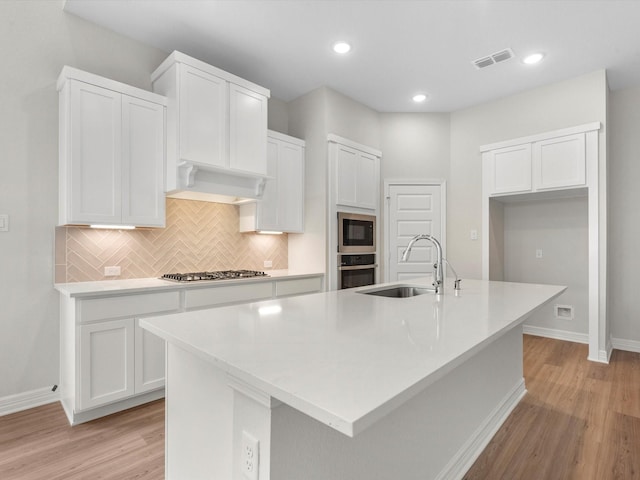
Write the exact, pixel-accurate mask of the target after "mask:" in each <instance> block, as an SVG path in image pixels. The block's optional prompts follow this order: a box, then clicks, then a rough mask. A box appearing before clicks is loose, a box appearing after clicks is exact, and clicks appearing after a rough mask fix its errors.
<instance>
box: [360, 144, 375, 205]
mask: <svg viewBox="0 0 640 480" xmlns="http://www.w3.org/2000/svg"><path fill="white" fill-rule="evenodd" d="M377 199H378V157H376V156H374V155H369V154H367V153H363V152H360V153H359V155H358V176H357V181H356V203H357V204H358V206H359V207H361V208H369V209H375V208H376V205H377V204H378V202H377Z"/></svg>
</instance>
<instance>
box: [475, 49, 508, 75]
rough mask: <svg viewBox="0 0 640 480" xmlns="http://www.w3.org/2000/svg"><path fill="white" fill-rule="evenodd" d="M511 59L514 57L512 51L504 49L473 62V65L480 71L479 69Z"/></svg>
mask: <svg viewBox="0 0 640 480" xmlns="http://www.w3.org/2000/svg"><path fill="white" fill-rule="evenodd" d="M513 57H515V55H514V54H513V51H512V50H511V49H510V48H505V49H504V50H501V51H499V52H496V53H492V54H491V55H489V56H488V57H482V58H478V59H476V60H474V61H473V64H474V65H475V67H476V68H477V69H478V70H480V69H481V68H485V67H488V66H489V65H493V64H494V63H500V62H504V61H505V60H509V59H511V58H513Z"/></svg>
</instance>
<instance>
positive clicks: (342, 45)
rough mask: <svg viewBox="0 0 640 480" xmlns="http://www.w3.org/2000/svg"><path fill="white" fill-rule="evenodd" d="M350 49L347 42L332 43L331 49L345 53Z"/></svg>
mask: <svg viewBox="0 0 640 480" xmlns="http://www.w3.org/2000/svg"><path fill="white" fill-rule="evenodd" d="M349 50H351V45H349V44H348V43H347V42H336V43H334V44H333V51H334V52H336V53H342V54H344V53H347V52H349Z"/></svg>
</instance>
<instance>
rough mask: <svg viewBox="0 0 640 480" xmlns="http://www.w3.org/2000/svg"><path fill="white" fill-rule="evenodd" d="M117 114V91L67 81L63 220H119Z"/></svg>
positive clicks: (99, 221) (118, 128)
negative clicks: (67, 113)
mask: <svg viewBox="0 0 640 480" xmlns="http://www.w3.org/2000/svg"><path fill="white" fill-rule="evenodd" d="M120 117H121V94H120V93H117V92H114V91H111V90H107V89H105V88H101V87H97V86H94V85H90V84H87V83H83V82H77V81H72V82H71V92H70V119H65V120H63V121H69V122H70V128H69V132H68V134H69V135H70V137H69V139H68V140H69V143H70V145H69V149H68V151H67V155H68V157H67V158H66V159H63V160H62V161H66V162H67V165H66V171H67V175H66V177H67V179H68V181H69V182H70V185H67V192H61V196H62V195H64V194H65V193H66V195H67V198H66V202H67V206H66V209H67V218H66V220H65V223H69V224H92V223H105V224H113V223H119V222H120V215H121V195H120V188H121V162H120V154H121V121H120Z"/></svg>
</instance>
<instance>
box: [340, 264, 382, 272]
mask: <svg viewBox="0 0 640 480" xmlns="http://www.w3.org/2000/svg"><path fill="white" fill-rule="evenodd" d="M370 268H378V264H377V263H374V264H372V265H351V266H349V267H338V270H369V269H370Z"/></svg>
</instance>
